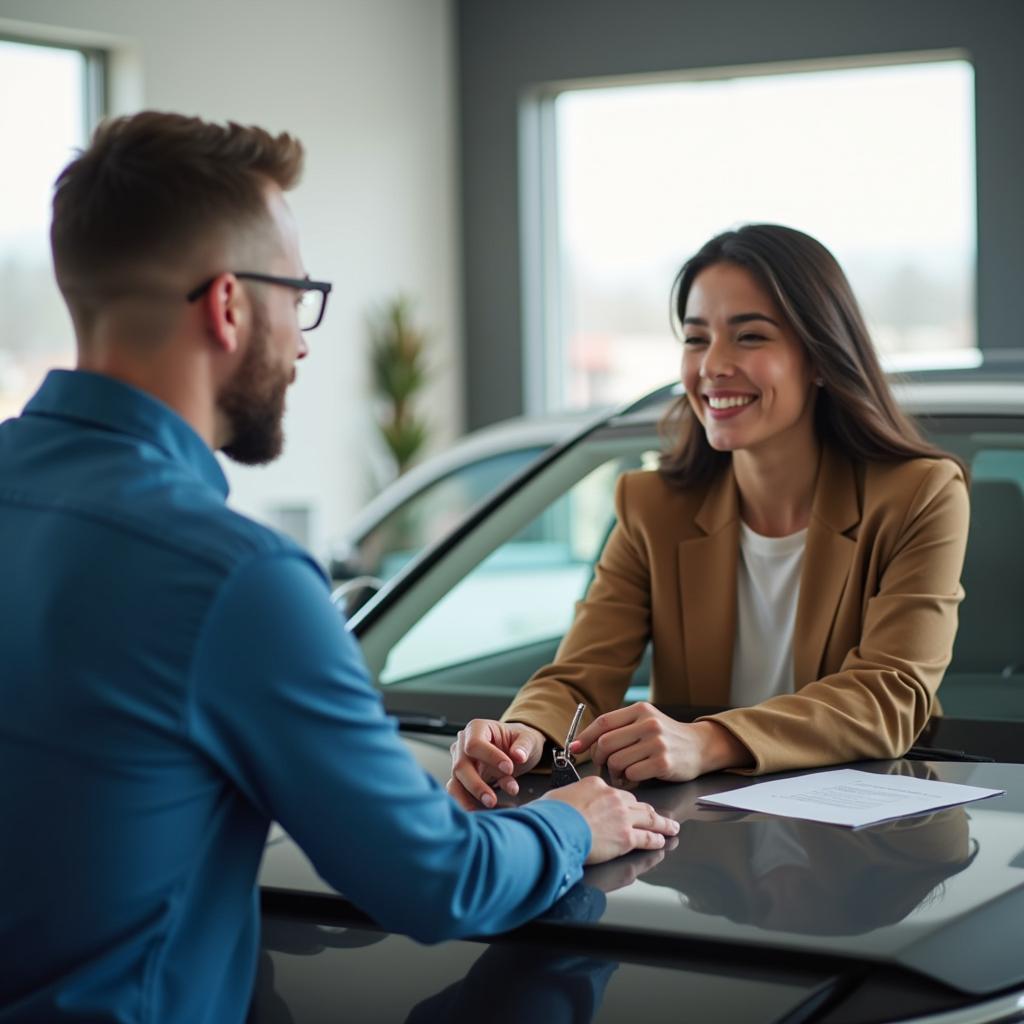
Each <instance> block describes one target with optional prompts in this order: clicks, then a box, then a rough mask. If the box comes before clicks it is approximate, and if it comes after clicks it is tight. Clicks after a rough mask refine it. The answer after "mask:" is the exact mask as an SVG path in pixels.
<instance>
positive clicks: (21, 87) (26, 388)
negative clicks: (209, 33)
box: [0, 40, 102, 419]
mask: <svg viewBox="0 0 1024 1024" xmlns="http://www.w3.org/2000/svg"><path fill="white" fill-rule="evenodd" d="M101 106H102V60H101V58H100V56H99V55H98V54H95V53H92V52H89V51H84V50H76V49H68V48H63V47H54V46H41V45H35V44H28V43H21V42H13V41H7V40H0V138H2V139H3V140H4V153H5V157H6V158H5V160H4V164H3V183H4V184H3V188H2V189H0V419H4V418H6V417H8V416H11V415H14V414H16V413H17V412H19V411H20V409H21V406H22V405H23V404H24V402H25V400H26V399H27V398H28V397H29V395H30V394H31V393H32V392H33V391H34V390H35V389H36V387H37V386H38V385H39V382H40V380H41V378H42V377H43V375H44V374H45V372H46V370H47V369H49V368H50V367H51V366H57V365H67V364H68V363H70V361H71V359H72V353H73V335H72V332H71V323H70V321H69V319H68V316H67V312H66V311H65V308H64V303H63V301H62V300H61V297H60V293H59V292H58V291H57V287H56V284H55V283H54V280H53V271H52V269H51V265H50V248H49V224H50V199H51V196H52V188H53V181H54V178H56V176H57V174H58V173H59V171H60V169H61V168H62V167H63V166H64V165H65V164H66V163H67V162H68V160H70V159H71V157H72V156H73V154H74V150H75V149H76V148H77V147H80V146H82V145H83V143H84V142H85V140H86V138H87V135H88V132H89V130H90V128H91V126H92V123H93V122H94V121H95V120H96V119H97V117H98V116H99V114H100V112H101Z"/></svg>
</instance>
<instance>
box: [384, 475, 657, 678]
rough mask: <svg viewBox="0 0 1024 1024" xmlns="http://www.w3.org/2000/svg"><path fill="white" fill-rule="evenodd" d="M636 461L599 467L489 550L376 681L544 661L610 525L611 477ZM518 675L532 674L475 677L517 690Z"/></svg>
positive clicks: (395, 651)
mask: <svg viewBox="0 0 1024 1024" xmlns="http://www.w3.org/2000/svg"><path fill="white" fill-rule="evenodd" d="M637 465H639V459H638V458H633V457H626V458H615V459H611V460H609V461H607V462H604V463H602V464H601V465H599V466H597V468H595V469H593V470H591V471H590V472H589V473H588V474H587V475H586V476H585V477H583V478H582V479H581V480H579V481H578V482H576V483H575V484H574V485H573V486H572V487H571V488H570V489H569V490H567V491H565V492H564V493H562V494H561V495H560V496H559V497H558V498H557V499H556V500H554V501H553V502H552V503H551V504H549V505H548V506H547V507H546V508H545V509H544V510H543V511H542V512H541V513H540V514H539V515H538V516H536V517H535V518H533V519H532V520H531V521H530V522H529V523H527V524H526V525H525V526H524V527H523V528H522V529H520V530H519V531H518V532H517V533H516V534H515V535H514V536H512V537H511V538H510V539H509V540H508V541H506V542H505V543H504V544H502V545H501V546H500V547H498V548H496V549H495V550H494V551H492V552H491V554H490V555H489V556H488V557H487V558H485V559H484V560H483V561H482V562H481V563H480V564H479V565H477V566H476V568H475V569H474V570H473V571H472V572H470V573H469V574H468V575H467V576H465V577H464V578H463V579H462V580H461V581H460V582H459V583H458V584H457V585H456V586H455V587H453V588H452V589H451V590H450V591H449V592H448V593H446V594H445V595H444V597H442V598H441V600H440V601H438V602H437V604H436V605H434V607H433V608H431V610H430V611H429V612H428V613H427V614H426V615H424V616H423V618H422V619H420V621H419V622H417V623H416V625H415V626H413V628H412V629H410V630H409V632H408V633H406V634H405V636H404V637H403V638H402V639H401V640H400V641H399V642H398V643H397V644H395V646H394V647H393V648H392V649H391V651H390V653H389V655H388V659H387V663H386V665H385V666H384V669H383V671H382V672H381V674H380V677H379V681H380V682H381V683H382V684H383V685H385V686H387V685H394V684H398V683H402V682H404V681H407V680H410V679H412V678H415V677H422V676H424V675H426V674H428V673H434V672H438V671H440V670H444V669H447V668H450V667H452V666H456V665H465V664H466V663H472V662H478V661H479V660H480V659H484V658H492V659H493V658H494V657H495V656H501V655H507V654H510V653H512V652H516V651H526V650H530V651H536V652H538V653H535V654H533V655H531V656H530V657H532V660H535V661H537V664H538V665H539V664H542V663H543V662H544V661H545V660H547V656H549V655H550V654H553V653H554V649H555V647H556V646H557V643H558V641H559V640H560V639H561V637H562V635H563V634H564V633H565V631H566V630H567V629H568V627H569V624H570V623H571V622H572V617H573V614H574V612H575V605H576V602H577V601H579V600H580V598H581V597H582V596H583V594H584V591H585V590H586V588H587V586H588V585H589V582H590V579H591V576H592V573H593V566H594V563H595V561H596V560H597V557H598V555H599V554H600V553H601V549H602V548H603V547H604V542H605V539H606V537H607V535H608V532H609V530H610V529H611V526H612V523H613V521H614V505H613V496H614V489H615V481H616V480H617V479H618V477H619V474H620V473H622V472H623V471H624V470H626V469H630V468H634V467H635V466H637ZM539 652H543V654H542V653H539ZM532 667H537V666H536V665H534V666H532ZM524 671H525V672H527V674H529V671H532V668H531V667H530V665H529V664H524V665H523V666H519V665H518V663H517V665H516V667H514V668H513V667H511V666H510V667H509V679H508V680H503V679H499V678H492V679H490V680H488V679H480V680H479V687H480V689H483V690H488V689H504V688H505V686H504V685H502V684H507V685H508V686H510V687H511V688H512V689H513V690H514V689H515V688H516V687H518V686H519V685H521V684H522V683H523V682H524V681H525V677H523V676H522V675H521V673H522V672H524Z"/></svg>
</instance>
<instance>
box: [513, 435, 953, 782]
mask: <svg viewBox="0 0 1024 1024" xmlns="http://www.w3.org/2000/svg"><path fill="white" fill-rule="evenodd" d="M615 507H616V512H617V515H618V522H617V524H616V526H615V528H614V529H613V530H612V533H611V535H610V537H609V539H608V543H607V544H606V545H605V548H604V551H603V552H602V554H601V557H600V560H599V561H598V564H597V567H596V571H595V576H594V581H593V583H592V584H591V586H590V589H589V590H588V591H587V595H586V597H585V599H584V600H583V601H581V602H580V603H579V604H578V605H577V609H576V617H575V620H574V622H573V624H572V626H571V628H570V629H569V632H568V633H567V634H566V635H565V637H564V639H563V640H562V643H561V645H560V647H559V649H558V653H557V654H556V657H555V661H554V663H553V664H551V665H548V666H546V667H545V668H542V669H540V670H539V671H538V672H537V673H536V674H535V675H534V676H533V677H532V678H531V679H530V680H529V682H527V683H526V685H525V686H524V687H523V689H522V690H520V692H519V694H518V695H517V696H516V698H515V700H514V701H513V703H512V704H511V706H510V707H509V709H508V710H507V711H506V712H505V714H504V715H503V716H502V718H503V719H504V720H505V721H518V722H525V723H527V724H530V725H533V726H534V727H535V728H538V729H540V730H541V731H542V732H544V733H545V734H546V735H547V736H548V737H549V738H550V739H552V740H554V741H556V742H561V741H562V740H564V738H565V730H566V728H567V726H568V723H569V721H570V719H571V718H572V713H573V711H574V710H575V707H576V704H577V703H579V702H580V701H582V702H583V703H585V704H586V705H587V709H588V711H587V714H586V715H585V717H584V720H583V724H584V725H586V724H587V723H588V722H589V721H591V720H592V719H593V718H594V717H596V716H597V715H599V714H603V713H604V712H606V711H610V710H612V709H614V708H616V707H618V706H619V704H620V703H621V701H622V698H623V696H624V694H625V691H626V688H627V687H628V685H629V682H630V680H631V678H632V676H633V672H634V670H635V669H636V667H637V665H638V663H639V662H640V659H641V657H642V656H643V653H644V650H645V648H646V646H647V643H648V640H650V641H652V646H653V659H654V660H653V671H652V678H651V690H652V693H651V699H652V700H653V701H655V702H659V703H663V704H688V705H695V706H702V705H703V706H713V705H717V706H727V705H728V704H729V691H730V685H731V672H732V654H733V642H734V638H735V631H736V575H737V559H738V552H739V521H740V520H739V500H738V494H737V490H736V482H735V478H734V476H733V474H732V472H731V470H729V471H727V472H724V473H722V474H720V475H719V476H718V477H717V478H716V479H715V480H714V481H713V482H712V483H711V484H710V485H707V486H705V487H701V488H692V489H689V490H686V491H682V490H678V489H675V488H672V487H671V486H669V485H668V484H667V483H666V482H665V481H664V480H663V479H662V477H661V476H660V475H659V474H658V473H652V472H642V471H641V472H634V473H626V474H624V475H623V476H622V477H621V478H620V479H619V481H618V485H617V487H616V492H615ZM967 524H968V501H967V488H966V485H965V482H964V479H963V475H962V474H961V472H960V470H959V468H958V467H957V466H956V464H955V463H953V462H951V461H949V460H947V459H913V460H909V461H905V462H892V463H880V462H879V463H869V464H858V463H853V462H851V461H850V460H849V459H848V458H847V457H846V456H845V455H843V454H841V453H840V452H838V451H836V450H832V449H828V448H826V449H825V451H824V452H823V454H822V461H821V467H820V469H819V472H818V479H817V484H816V487H815V492H814V502H813V506H812V509H811V520H810V523H809V525H808V530H807V544H806V548H805V553H804V562H803V569H802V573H801V577H800V595H799V598H798V602H797V614H796V630H795V634H794V637H793V677H794V684H795V690H796V692H795V693H793V694H786V695H783V696H779V697H772V698H771V699H769V700H766V701H764V702H763V703H762V704H759V705H756V706H755V707H751V708H736V709H732V710H729V711H725V712H722V713H720V714H717V715H714V716H711V717H713V718H714V720H715V721H717V722H719V723H721V724H722V725H724V726H725V727H726V728H727V729H729V730H730V732H732V733H733V734H734V735H735V736H736V737H737V738H738V739H739V740H740V741H741V742H743V743H744V744H746V746H747V747H748V748H749V749H750V752H751V754H752V755H753V758H754V761H755V767H754V769H753V773H754V774H759V773H762V772H773V771H782V770H784V769H790V768H805V767H812V766H817V765H826V764H838V763H842V762H846V761H855V760H860V759H865V758H889V757H899V756H900V755H902V754H903V753H905V752H906V750H907V749H908V748H909V747H910V746H911V745H912V743H913V742H914V740H915V738H916V737H917V735H918V734H919V733H920V732H921V729H922V728H923V727H924V725H925V723H926V722H927V720H928V716H929V714H930V712H931V710H932V707H933V703H934V697H935V691H936V690H937V689H938V686H939V682H940V681H941V679H942V674H943V672H944V671H945V668H946V666H947V665H948V664H949V659H950V655H951V652H952V648H953V638H954V636H955V635H956V622H957V605H958V604H959V603H960V601H961V600H962V598H963V590H962V588H961V586H960V571H961V569H962V567H963V559H964V548H965V545H966V541H967Z"/></svg>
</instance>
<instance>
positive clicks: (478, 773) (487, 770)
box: [447, 718, 545, 811]
mask: <svg viewBox="0 0 1024 1024" xmlns="http://www.w3.org/2000/svg"><path fill="white" fill-rule="evenodd" d="M544 742H545V736H544V734H543V733H542V732H539V731H538V730H536V729H534V728H532V727H531V726H529V725H523V724H522V723H520V722H495V721H491V720H490V719H486V718H474V719H473V721H471V722H469V723H467V725H466V728H465V729H463V730H462V731H461V732H460V733H459V735H458V737H457V738H456V740H455V742H454V743H453V744H452V745H451V754H452V777H451V778H450V779H449V780H448V786H447V789H448V792H449V793H450V794H451V795H452V796H453V797H454V798H455V799H456V800H457V801H458V802H459V803H460V804H461V805H462V806H463V807H465V808H466V810H469V811H474V810H479V809H480V807H494V806H495V805H496V804H497V802H498V797H497V794H496V793H495V792H494V789H495V788H497V789H502V790H504V791H505V792H506V793H508V794H509V795H510V796H515V794H516V793H518V792H519V783H518V782H516V778H515V777H516V776H517V775H522V774H523V772H528V771H530V770H531V769H532V768H535V767H536V766H537V763H538V762H539V761H540V758H541V754H543V753H544Z"/></svg>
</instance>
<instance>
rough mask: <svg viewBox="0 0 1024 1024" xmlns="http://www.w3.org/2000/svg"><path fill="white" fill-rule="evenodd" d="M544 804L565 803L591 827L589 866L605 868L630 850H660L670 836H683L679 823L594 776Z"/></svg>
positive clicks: (553, 792)
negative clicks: (680, 834)
mask: <svg viewBox="0 0 1024 1024" xmlns="http://www.w3.org/2000/svg"><path fill="white" fill-rule="evenodd" d="M541 799H542V800H561V801H562V802H563V803H567V804H569V805H570V806H572V807H575V808H576V810H577V811H579V812H580V814H582V815H583V817H584V818H586V819H587V824H588V825H589V826H590V835H591V841H590V854H589V855H588V857H587V860H586V863H587V864H602V863H603V862H604V861H606V860H612V858H614V857H620V856H621V855H622V854H624V853H629V851H630V850H658V849H661V847H663V846H664V845H665V837H666V836H674V835H676V834H678V832H679V823H678V822H676V821H673V820H672V819H671V818H664V817H662V816H661V815H660V814H659V813H658V812H657V811H656V810H655V809H654V808H653V807H652V806H651V805H650V804H642V803H640V802H639V801H638V800H637V798H636V797H635V796H634V795H633V794H632V793H630V792H629V791H628V790H625V789H614V788H613V787H611V786H609V785H608V783H607V782H605V781H604V780H603V779H600V778H598V777H597V776H596V775H591V776H589V777H588V778H586V779H583V781H582V782H576V783H573V785H571V786H562V787H561V788H559V789H553V790H551V791H550V792H549V793H545V794H544V796H542V797H541Z"/></svg>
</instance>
